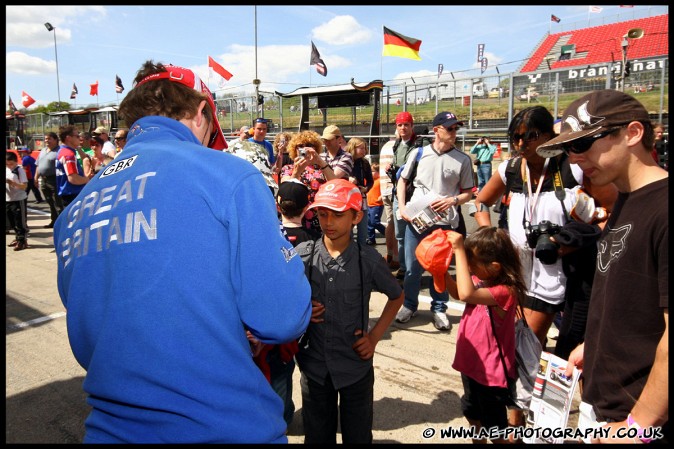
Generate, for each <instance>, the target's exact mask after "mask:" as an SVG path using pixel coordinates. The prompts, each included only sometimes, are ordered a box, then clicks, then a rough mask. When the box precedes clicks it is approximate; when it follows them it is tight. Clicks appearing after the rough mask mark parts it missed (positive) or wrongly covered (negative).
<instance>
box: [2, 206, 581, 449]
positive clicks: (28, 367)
mask: <svg viewBox="0 0 674 449" xmlns="http://www.w3.org/2000/svg"><path fill="white" fill-rule="evenodd" d="M33 200H34V198H33V197H32V195H31V196H30V197H29V211H28V223H29V227H30V229H31V230H30V234H29V236H28V244H29V247H28V249H26V250H23V251H18V252H14V251H13V250H12V248H8V247H5V258H6V267H7V268H6V303H5V313H6V315H5V336H6V339H5V349H6V353H5V366H6V378H5V380H6V391H5V396H6V400H5V412H6V428H5V442H6V443H13V444H17V443H24V444H25V443H81V442H82V438H83V435H84V420H85V419H86V416H87V415H88V413H89V406H88V405H87V404H86V395H85V394H84V392H83V391H82V382H83V380H84V375H85V374H86V373H85V371H84V370H83V369H82V368H81V367H80V366H79V365H78V364H77V362H76V361H75V359H74V357H73V355H72V352H71V351H70V346H69V344H68V335H67V330H66V320H65V315H66V312H65V309H64V307H63V305H62V303H61V300H60V298H59V295H58V291H57V286H56V255H55V251H54V246H53V241H52V230H51V229H45V228H43V226H44V225H45V224H47V223H49V212H48V207H47V205H46V203H42V204H34V203H33ZM464 214H465V211H464ZM493 222H494V223H495V221H493ZM466 223H467V226H468V232H472V231H473V230H474V229H475V228H476V225H475V220H474V219H472V218H471V217H468V216H466ZM13 237H14V236H13V234H6V235H5V240H6V244H9V242H10V241H12V240H13ZM377 241H378V243H379V244H378V245H377V246H376V248H377V249H378V250H379V251H380V252H382V254H385V245H384V239H383V238H382V237H378V238H377ZM429 282H431V277H430V275H428V273H426V274H425V276H424V277H423V279H422V291H421V295H420V308H419V314H418V315H417V316H416V317H415V318H412V319H411V320H410V321H409V322H407V323H404V324H401V323H397V322H395V321H394V322H393V323H392V325H391V327H390V328H389V330H388V331H387V332H386V334H385V335H384V337H383V339H382V340H381V341H380V343H379V344H378V346H377V350H376V354H375V357H374V366H375V392H374V426H373V434H374V442H375V443H377V444H382V443H384V444H385V443H404V444H409V443H470V442H471V440H470V439H468V438H452V439H449V438H443V437H441V431H442V430H443V429H448V428H449V427H452V428H454V429H458V428H467V427H468V422H467V421H466V420H465V418H464V417H463V415H462V413H461V405H460V399H461V395H462V393H463V387H462V383H461V377H460V374H459V373H458V372H457V371H456V370H454V369H453V368H452V367H451V365H452V361H453V358H454V351H455V344H456V333H457V331H458V327H459V326H458V324H459V320H460V318H461V313H462V310H463V304H462V303H460V302H459V301H455V300H453V299H450V304H449V308H448V311H447V313H448V316H449V320H450V323H451V324H452V328H451V330H450V331H439V330H437V329H435V327H434V326H433V324H432V317H431V312H430V298H429V297H428V283H429ZM385 301H386V298H385V297H384V296H383V295H381V294H380V293H376V292H375V293H373V294H372V299H371V302H370V322H371V323H374V322H375V321H376V319H377V318H378V317H379V314H380V313H381V311H382V310H383V307H384V304H385ZM555 333H556V331H555V330H554V329H552V330H551V331H550V334H549V336H550V337H551V338H549V339H548V342H549V344H550V345H554V339H552V337H554V335H555ZM547 349H548V350H552V349H553V347H552V346H549V347H548V348H547ZM299 378H300V373H299V371H298V370H297V369H296V370H295V375H294V386H293V399H294V402H295V408H296V411H295V415H294V420H293V422H292V424H291V425H290V426H289V428H288V440H289V442H290V443H302V442H303V441H304V437H303V432H302V417H301V408H302V400H301V396H300V387H299ZM578 401H579V397H578V394H576V398H575V400H574V406H573V408H572V411H571V414H570V416H569V423H568V424H567V427H573V426H575V423H576V422H577V413H578V405H577V404H578ZM340 441H341V435H338V442H340Z"/></svg>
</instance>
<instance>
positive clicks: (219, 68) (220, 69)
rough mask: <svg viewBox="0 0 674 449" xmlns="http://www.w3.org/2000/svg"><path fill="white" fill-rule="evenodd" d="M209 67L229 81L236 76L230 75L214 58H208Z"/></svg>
mask: <svg viewBox="0 0 674 449" xmlns="http://www.w3.org/2000/svg"><path fill="white" fill-rule="evenodd" d="M208 67H210V68H212V69H213V71H214V72H215V73H217V74H218V75H220V76H221V77H223V78H224V79H226V80H227V81H229V79H230V78H231V77H232V76H234V75H232V74H231V73H229V72H228V71H227V70H226V69H225V68H224V67H223V66H221V65H220V64H218V63H217V62H215V60H214V59H213V58H211V57H210V56H209V57H208Z"/></svg>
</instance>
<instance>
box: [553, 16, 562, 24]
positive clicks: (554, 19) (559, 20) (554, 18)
mask: <svg viewBox="0 0 674 449" xmlns="http://www.w3.org/2000/svg"><path fill="white" fill-rule="evenodd" d="M550 20H552V21H553V22H557V23H559V22H561V21H562V19H560V18H559V17H557V16H556V15H554V14H552V15H551V16H550Z"/></svg>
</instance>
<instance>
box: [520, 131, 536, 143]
mask: <svg viewBox="0 0 674 449" xmlns="http://www.w3.org/2000/svg"><path fill="white" fill-rule="evenodd" d="M539 137H541V133H539V132H538V131H527V132H525V133H522V134H513V142H515V143H517V142H519V141H520V140H521V141H523V142H532V141H534V140H538V138H539Z"/></svg>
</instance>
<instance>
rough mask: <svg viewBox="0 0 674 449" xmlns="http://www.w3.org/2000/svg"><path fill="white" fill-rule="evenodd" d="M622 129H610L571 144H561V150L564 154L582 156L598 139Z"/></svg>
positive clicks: (573, 141)
mask: <svg viewBox="0 0 674 449" xmlns="http://www.w3.org/2000/svg"><path fill="white" fill-rule="evenodd" d="M620 128H622V127H617V128H611V129H607V130H604V131H602V132H600V133H598V134H595V135H593V136H587V137H581V138H580V139H576V140H572V141H571V142H566V143H563V144H562V150H564V152H565V153H566V154H569V153H574V154H582V153H585V152H586V151H588V150H589V149H590V148H592V145H593V144H594V143H595V141H597V140H599V139H603V138H604V137H606V136H609V135H611V134H613V133H614V132H616V131H618V130H619V129H620Z"/></svg>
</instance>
